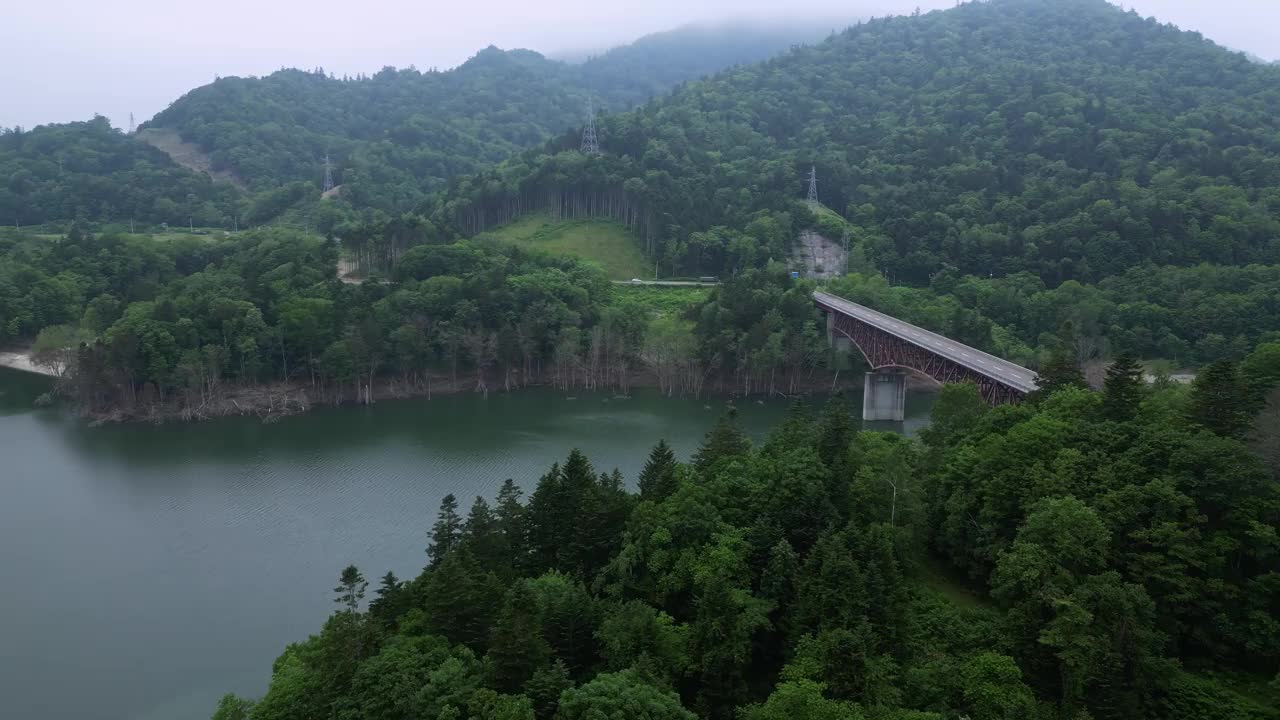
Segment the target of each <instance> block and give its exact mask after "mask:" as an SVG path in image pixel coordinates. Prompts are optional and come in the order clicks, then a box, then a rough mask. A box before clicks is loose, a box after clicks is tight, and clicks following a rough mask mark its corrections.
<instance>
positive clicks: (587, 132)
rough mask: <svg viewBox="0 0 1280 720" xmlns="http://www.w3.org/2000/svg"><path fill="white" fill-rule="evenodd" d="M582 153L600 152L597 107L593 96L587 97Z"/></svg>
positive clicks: (594, 153)
mask: <svg viewBox="0 0 1280 720" xmlns="http://www.w3.org/2000/svg"><path fill="white" fill-rule="evenodd" d="M582 154H583V155H599V154H600V141H599V139H597V138H596V109H595V106H594V105H592V104H591V98H587V124H586V126H585V127H583V128H582Z"/></svg>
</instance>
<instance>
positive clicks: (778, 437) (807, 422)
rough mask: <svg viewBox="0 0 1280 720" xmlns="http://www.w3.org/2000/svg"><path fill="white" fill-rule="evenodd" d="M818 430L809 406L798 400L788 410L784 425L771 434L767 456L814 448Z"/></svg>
mask: <svg viewBox="0 0 1280 720" xmlns="http://www.w3.org/2000/svg"><path fill="white" fill-rule="evenodd" d="M816 433H817V430H816V428H815V427H814V423H813V418H812V417H811V416H810V414H809V406H808V405H807V404H805V402H804V400H800V399H797V400H795V401H793V402H792V403H791V405H790V406H789V407H788V408H787V416H786V417H785V418H783V420H782V424H781V425H780V426H778V427H777V428H776V429H775V430H774V431H773V432H771V433H769V439H768V440H767V441H766V442H765V444H764V448H763V451H764V453H765V454H766V455H779V454H781V453H784V452H787V451H788V450H794V449H795V448H798V447H813V446H814V445H815V443H816Z"/></svg>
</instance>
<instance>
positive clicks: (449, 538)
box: [427, 493, 462, 566]
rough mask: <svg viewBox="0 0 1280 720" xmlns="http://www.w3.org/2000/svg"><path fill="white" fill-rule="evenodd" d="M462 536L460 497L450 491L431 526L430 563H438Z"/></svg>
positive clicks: (428, 550)
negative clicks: (459, 515)
mask: <svg viewBox="0 0 1280 720" xmlns="http://www.w3.org/2000/svg"><path fill="white" fill-rule="evenodd" d="M461 537H462V519H461V518H460V517H458V498H456V497H454V496H453V493H449V494H448V495H445V496H444V499H443V500H441V501H440V513H439V515H438V516H437V518H436V524H435V525H433V526H431V545H430V546H429V547H427V557H428V559H429V561H430V563H429V564H430V565H433V566H434V565H436V564H438V563H439V562H440V561H441V560H443V559H444V556H445V555H447V554H448V553H449V551H450V550H452V549H453V548H454V547H455V546H456V545H457V544H458V540H459V539H461Z"/></svg>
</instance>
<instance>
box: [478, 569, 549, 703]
mask: <svg viewBox="0 0 1280 720" xmlns="http://www.w3.org/2000/svg"><path fill="white" fill-rule="evenodd" d="M550 656H551V648H550V646H548V645H547V641H546V640H544V639H543V637H542V623H541V621H540V620H539V611H538V604H537V600H536V598H535V597H534V595H533V593H532V592H531V591H530V590H529V585H528V583H526V582H517V583H515V584H514V585H512V586H511V590H510V591H508V592H507V599H506V602H505V603H503V606H502V612H501V613H499V615H498V622H497V624H496V625H494V627H493V632H492V634H491V635H490V636H489V654H488V658H489V673H490V680H491V681H492V682H493V687H494V688H496V689H498V690H500V691H502V692H509V693H517V692H519V691H520V689H521V688H522V687H523V686H524V684H525V683H526V682H528V681H529V680H530V679H531V678H532V677H533V674H534V672H535V671H537V670H538V668H540V667H542V666H544V665H545V664H546V663H547V661H548V659H549V658H550Z"/></svg>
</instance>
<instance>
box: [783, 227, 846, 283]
mask: <svg viewBox="0 0 1280 720" xmlns="http://www.w3.org/2000/svg"><path fill="white" fill-rule="evenodd" d="M848 255H849V254H848V253H847V252H845V249H844V247H843V246H842V245H841V244H840V241H839V240H831V239H829V238H825V237H823V236H821V235H819V234H818V233H816V232H814V231H812V230H805V231H804V232H802V233H800V237H799V238H798V239H797V240H796V245H795V249H794V250H792V252H791V269H792V270H796V271H798V272H799V273H800V275H801V276H803V277H807V278H815V279H818V280H825V279H827V278H833V277H837V276H839V275H843V274H844V271H845V266H846V263H847V262H848Z"/></svg>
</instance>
